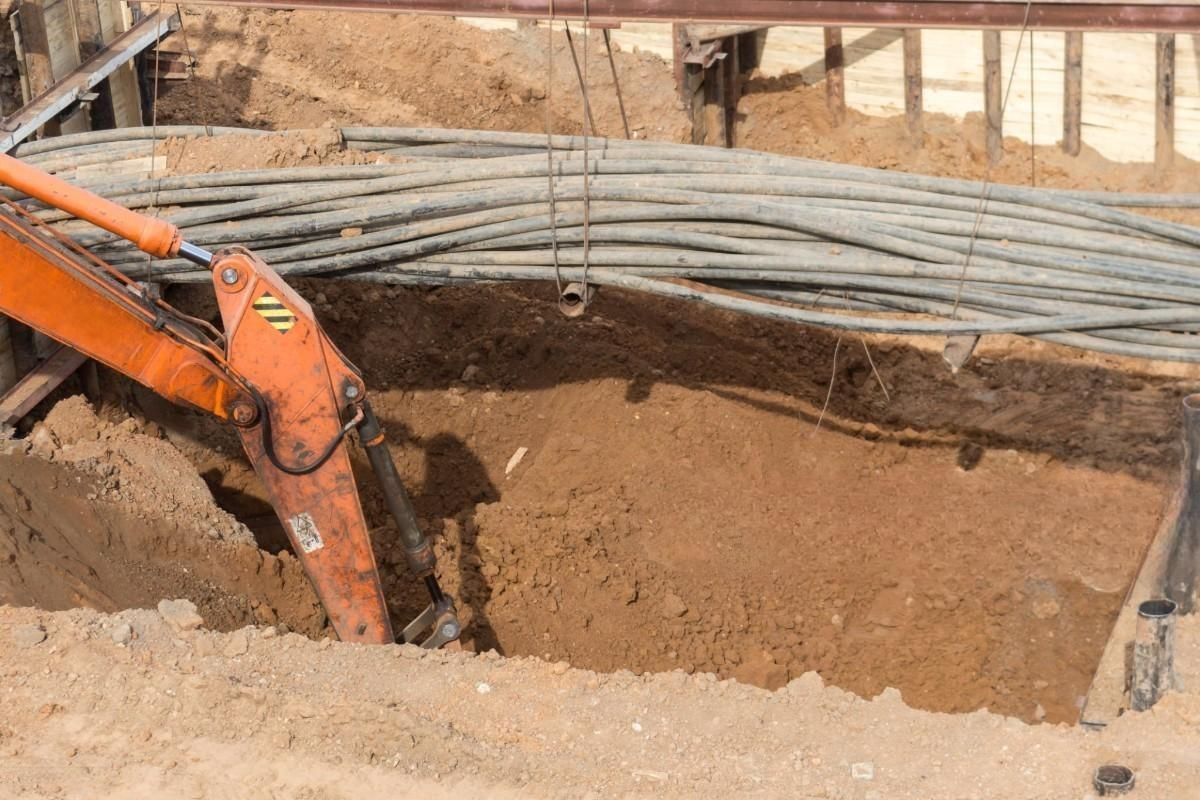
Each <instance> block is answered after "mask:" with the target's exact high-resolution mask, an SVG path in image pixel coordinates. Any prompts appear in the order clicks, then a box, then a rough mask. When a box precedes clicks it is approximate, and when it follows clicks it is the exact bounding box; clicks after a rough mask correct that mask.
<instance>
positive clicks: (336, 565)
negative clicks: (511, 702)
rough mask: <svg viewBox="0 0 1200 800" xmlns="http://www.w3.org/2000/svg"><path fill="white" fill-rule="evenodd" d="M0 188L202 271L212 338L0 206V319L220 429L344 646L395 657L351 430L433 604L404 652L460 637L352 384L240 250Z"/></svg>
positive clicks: (320, 338)
mask: <svg viewBox="0 0 1200 800" xmlns="http://www.w3.org/2000/svg"><path fill="white" fill-rule="evenodd" d="M0 182H2V183H5V184H7V185H9V186H11V187H13V188H15V189H17V190H19V191H21V192H23V193H24V194H26V195H29V196H30V197H33V198H35V199H37V200H40V201H42V202H44V203H47V204H49V205H52V206H54V207H56V208H60V209H62V210H65V211H68V212H70V213H72V214H74V215H75V216H78V217H80V218H82V219H86V220H87V221H89V222H91V223H93V224H95V225H98V226H100V227H102V228H104V229H105V230H108V231H110V232H112V233H114V234H117V235H118V236H121V237H123V238H125V239H128V240H129V241H131V242H133V243H135V244H137V245H138V247H139V248H141V249H143V250H145V251H146V252H148V253H150V254H151V255H154V256H157V257H173V256H176V255H181V256H184V257H186V258H188V259H190V260H192V261H194V262H195V263H198V264H202V265H203V266H206V267H209V268H210V269H211V270H212V276H213V286H214V291H215V293H216V298H217V305H218V308H219V309H220V313H221V320H222V329H223V332H219V331H217V330H216V329H214V328H212V327H211V326H209V325H208V324H207V323H205V322H203V321H200V320H196V319H192V318H190V317H187V316H185V315H183V314H181V313H180V312H179V311H178V310H176V309H174V308H172V307H171V306H169V305H168V304H166V303H163V302H161V301H158V300H155V299H152V298H151V297H150V296H149V295H148V294H147V293H146V292H145V291H144V290H143V289H142V287H140V286H139V285H138V284H136V283H135V282H133V281H131V280H129V279H128V278H126V277H125V276H124V275H122V274H121V273H120V272H118V271H117V270H115V269H113V268H112V267H111V266H109V265H108V264H105V263H104V262H102V261H100V260H99V259H97V258H95V257H94V256H92V255H91V254H90V253H88V252H87V251H85V250H83V249H81V248H79V247H78V246H77V245H75V243H74V242H72V241H71V240H70V239H68V238H66V237H64V236H62V235H60V234H58V233H57V232H55V231H54V230H53V229H51V228H49V227H48V226H45V225H43V224H41V223H39V222H38V221H37V220H36V218H34V217H32V216H30V215H29V214H28V213H26V212H25V211H23V210H22V209H21V208H20V207H19V206H17V205H15V204H12V203H6V204H5V206H4V207H3V208H0V313H3V314H7V315H9V316H11V317H13V318H15V319H17V320H19V321H21V322H23V323H25V324H27V325H29V326H30V327H32V328H35V329H37V330H39V331H41V332H43V333H45V334H46V335H48V336H50V337H51V338H54V339H56V340H58V341H59V342H62V343H63V344H66V345H69V346H70V347H73V348H75V349H76V350H79V351H80V352H82V353H84V354H86V355H88V356H90V357H92V358H94V359H96V360H97V361H99V362H101V363H104V364H106V365H107V366H109V367H111V368H112V369H114V370H116V371H118V372H121V373H123V374H125V375H128V376H129V377H131V378H133V379H134V380H137V381H138V382H140V383H142V384H144V385H145V386H147V387H149V388H150V389H153V390H154V391H156V392H158V393H159V394H161V395H162V396H164V397H166V398H167V399H169V400H171V401H173V402H176V403H179V404H182V405H186V406H190V407H192V408H194V409H198V410H201V411H205V412H208V413H210V414H213V415H215V416H217V417H219V418H221V419H225V420H228V421H229V422H231V423H232V424H233V425H234V426H235V428H236V430H237V432H238V435H239V436H240V438H241V440H242V445H243V447H244V448H245V450H246V454H247V456H248V458H249V460H250V462H251V464H252V465H253V466H254V468H255V470H256V471H257V473H258V475H259V477H260V478H261V479H262V481H263V485H264V486H265V488H266V491H267V495H268V497H269V499H270V500H271V503H272V505H273V506H274V508H275V511H276V513H277V514H278V516H279V519H280V521H281V522H282V523H283V526H284V529H285V530H286V531H287V534H288V537H289V538H290V540H291V543H292V546H293V548H294V550H295V552H296V555H297V557H298V558H299V559H300V561H301V563H302V564H303V565H304V568H305V571H306V572H307V574H308V576H309V579H310V580H311V581H312V583H313V586H314V587H315V589H316V591H317V594H318V596H319V597H320V599H321V602H322V604H323V605H324V607H325V610H326V613H327V614H328V616H329V619H330V622H331V624H332V625H333V628H334V630H335V631H336V632H337V634H338V636H339V638H341V639H342V640H344V641H356V642H366V643H379V644H384V643H391V642H394V641H395V637H394V635H393V632H392V625H391V619H390V615H389V613H388V607H387V602H386V600H385V598H384V595H383V589H382V585H381V582H380V579H379V573H378V570H377V568H376V564H375V559H374V555H373V553H372V548H371V540H370V536H369V533H368V529H367V523H366V520H365V518H364V516H363V511H362V505H361V502H360V499H359V493H358V487H357V485H356V483H355V480H354V475H353V473H352V471H351V465H350V455H349V452H348V451H347V448H346V445H345V437H346V436H347V434H348V433H350V432H351V431H352V430H355V429H358V431H359V436H360V438H361V439H362V442H363V446H364V448H365V449H366V450H367V454H368V456H369V459H370V461H371V464H372V466H373V467H374V468H375V470H376V473H377V475H378V476H379V478H380V484H381V486H382V488H383V490H384V495H385V497H386V498H387V500H388V505H389V508H390V509H391V511H392V513H393V516H395V518H396V523H397V526H398V530H399V535H400V538H401V541H402V542H403V545H404V549H405V552H406V554H407V555H408V560H409V564H410V566H411V567H412V568H413V571H414V572H415V573H416V575H417V577H419V578H421V579H422V580H424V582H425V584H426V586H427V587H428V589H429V593H430V598H431V603H430V606H429V608H428V609H426V611H425V612H424V613H423V614H422V615H421V616H420V617H418V620H417V621H415V622H414V623H413V624H410V625H409V626H408V627H407V628H406V629H405V641H415V640H420V643H421V644H422V645H423V646H427V647H436V646H440V645H441V644H444V643H445V642H447V641H450V640H453V639H456V638H457V637H458V635H459V632H460V629H459V623H458V619H457V616H456V615H455V612H454V606H453V603H452V601H451V600H450V599H449V598H448V597H446V596H445V595H444V594H443V593H442V591H441V589H440V587H439V585H438V582H437V579H436V577H435V576H434V566H435V564H434V558H433V551H432V548H430V546H429V542H428V540H427V539H426V538H425V537H424V536H423V535H422V534H421V532H420V530H419V528H418V527H417V525H416V518H415V515H414V514H413V513H412V506H411V503H410V502H409V499H408V496H407V495H406V494H405V492H404V488H403V486H401V485H400V482H399V479H398V475H397V473H396V470H395V466H394V464H393V463H392V461H391V455H390V453H388V451H387V448H386V445H385V444H384V442H383V433H382V431H381V429H380V428H379V424H378V420H376V419H375V416H374V414H373V412H372V411H371V407H370V404H369V403H368V402H367V400H366V386H365V385H364V383H363V381H362V377H361V376H360V374H359V372H358V370H357V369H356V368H355V367H354V366H353V365H352V364H351V363H350V362H349V361H348V360H347V359H346V358H345V357H344V356H343V355H342V354H341V352H340V351H339V350H338V349H337V347H336V346H334V344H333V342H332V341H330V339H329V337H328V336H327V335H326V333H325V332H324V330H322V329H321V327H320V325H319V324H318V323H317V321H316V319H315V317H314V316H313V312H312V308H311V307H310V306H309V304H308V303H307V302H306V301H305V300H304V299H303V298H302V297H301V296H300V295H299V294H297V293H296V292H295V291H294V290H293V289H292V288H291V287H290V286H288V285H287V284H286V283H285V282H284V280H283V279H282V278H281V277H280V276H279V275H278V274H276V273H275V271H274V270H272V269H271V268H270V267H269V266H267V265H266V264H264V263H263V262H262V260H261V259H259V258H257V257H256V256H254V255H253V253H251V252H250V251H248V250H245V249H243V248H236V247H235V248H227V249H225V250H222V251H219V252H217V253H209V252H207V251H206V250H204V249H202V248H199V247H195V246H192V245H190V244H188V243H187V242H185V241H184V240H183V238H182V236H181V235H180V232H179V230H178V229H177V228H175V226H173V225H171V224H170V223H169V222H167V221H165V220H161V219H152V218H148V217H144V216H142V215H140V214H137V213H135V212H133V211H130V210H128V209H125V208H122V207H120V206H118V205H116V204H114V203H111V202H109V201H107V200H104V199H103V198H100V197H96V196H94V195H92V194H90V193H88V192H86V191H84V190H81V189H79V188H77V187H74V186H71V185H70V184H67V183H65V182H64V181H61V180H59V179H57V178H54V177H53V176H50V175H47V174H45V173H43V172H41V171H39V170H37V169H35V168H33V167H30V166H28V165H26V164H23V163H21V162H20V161H17V160H16V159H13V158H11V157H9V156H5V155H0Z"/></svg>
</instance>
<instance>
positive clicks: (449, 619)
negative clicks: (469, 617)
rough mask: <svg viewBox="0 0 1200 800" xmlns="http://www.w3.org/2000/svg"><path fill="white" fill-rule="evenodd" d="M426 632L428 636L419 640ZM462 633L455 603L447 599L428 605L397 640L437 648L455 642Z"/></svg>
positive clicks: (427, 647)
mask: <svg viewBox="0 0 1200 800" xmlns="http://www.w3.org/2000/svg"><path fill="white" fill-rule="evenodd" d="M426 632H428V636H426V638H425V639H424V640H423V641H417V640H418V639H420V638H421V636H422V635H423V634H425V633H426ZM461 634H462V623H460V622H459V621H458V614H457V613H456V612H455V610H454V604H453V603H451V602H450V601H449V600H448V599H447V600H445V601H443V602H441V603H430V604H429V605H428V606H426V608H425V610H424V611H422V612H421V613H420V614H418V615H417V617H416V619H414V620H413V621H412V622H410V623H408V625H406V626H405V627H404V630H402V631H400V638H399V639H398V640H397V641H399V642H400V643H401V644H416V645H420V646H421V647H423V648H425V649H426V650H436V649H437V648H439V647H441V646H442V645H444V644H447V643H449V642H453V641H454V640H455V639H457V638H458V637H459V635H461Z"/></svg>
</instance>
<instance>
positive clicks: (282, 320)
mask: <svg viewBox="0 0 1200 800" xmlns="http://www.w3.org/2000/svg"><path fill="white" fill-rule="evenodd" d="M254 310H255V311H257V312H258V315H259V316H260V317H262V318H263V319H265V320H266V321H267V324H268V325H270V326H271V327H272V328H274V329H275V330H277V331H279V332H280V333H287V332H288V331H290V330H291V329H292V327H293V326H295V324H296V315H295V314H293V313H292V312H291V311H289V310H288V307H287V306H285V305H284V304H283V303H281V302H279V300H277V299H276V298H275V297H274V296H273V295H271V294H270V293H267V294H264V295H263V296H262V297H260V298H258V299H257V300H255V301H254Z"/></svg>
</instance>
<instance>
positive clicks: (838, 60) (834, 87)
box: [825, 28, 846, 125]
mask: <svg viewBox="0 0 1200 800" xmlns="http://www.w3.org/2000/svg"><path fill="white" fill-rule="evenodd" d="M825 101H826V103H827V104H828V105H829V115H830V116H831V117H833V124H834V125H841V124H842V123H843V122H844V121H845V120H846V55H845V53H844V51H843V50H842V29H841V28H826V29H825Z"/></svg>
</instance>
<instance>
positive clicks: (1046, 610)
mask: <svg viewBox="0 0 1200 800" xmlns="http://www.w3.org/2000/svg"><path fill="white" fill-rule="evenodd" d="M1061 610H1062V609H1061V608H1060V607H1059V605H1058V601H1056V600H1051V599H1049V598H1045V599H1042V600H1034V601H1033V615H1034V616H1035V617H1037V618H1038V619H1053V618H1054V617H1057V616H1058V612H1059V611H1061Z"/></svg>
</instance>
